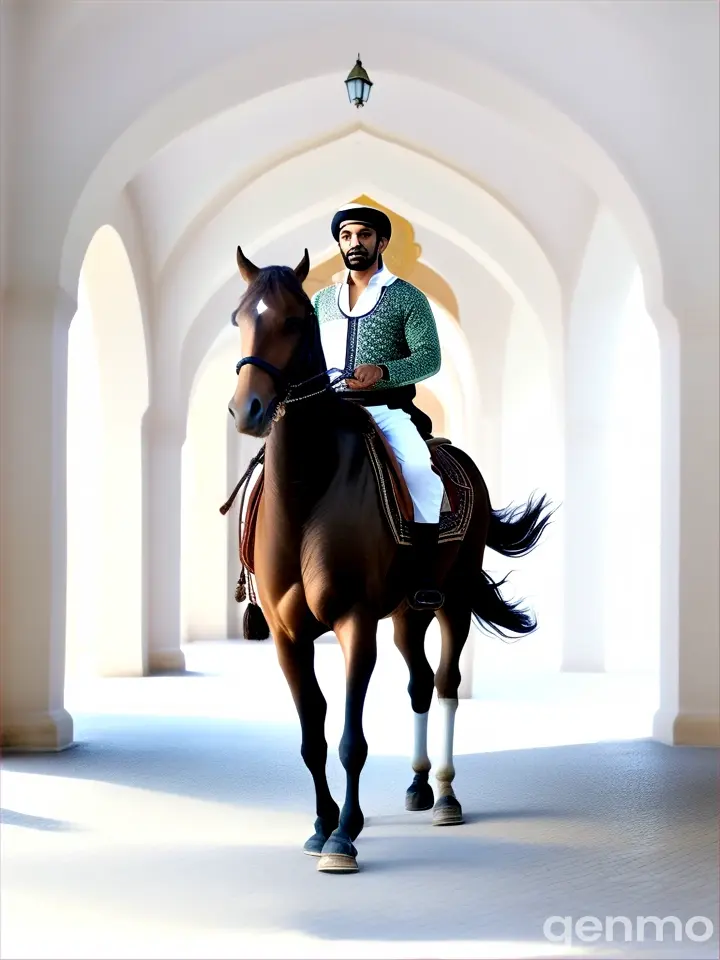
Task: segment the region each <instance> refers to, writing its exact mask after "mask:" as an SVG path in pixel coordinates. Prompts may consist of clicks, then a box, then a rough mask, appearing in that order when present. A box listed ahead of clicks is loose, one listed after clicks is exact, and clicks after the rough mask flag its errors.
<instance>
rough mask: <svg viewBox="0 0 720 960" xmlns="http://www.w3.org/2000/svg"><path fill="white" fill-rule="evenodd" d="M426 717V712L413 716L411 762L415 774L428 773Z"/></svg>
mask: <svg viewBox="0 0 720 960" xmlns="http://www.w3.org/2000/svg"><path fill="white" fill-rule="evenodd" d="M428 716H429V713H428V712H425V713H416V714H415V749H414V750H413V761H412V768H413V770H414V771H415V773H428V772H429V770H430V757H429V756H428V749H427V731H428Z"/></svg>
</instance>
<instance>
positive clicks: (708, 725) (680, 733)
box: [653, 710, 720, 747]
mask: <svg viewBox="0 0 720 960" xmlns="http://www.w3.org/2000/svg"><path fill="white" fill-rule="evenodd" d="M653 737H654V738H655V739H656V740H659V741H660V742H661V743H667V744H669V745H670V746H671V747H720V714H717V713H675V712H674V711H671V710H658V711H657V713H656V714H655V716H654V717H653Z"/></svg>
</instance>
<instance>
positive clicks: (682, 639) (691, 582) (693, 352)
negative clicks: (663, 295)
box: [654, 310, 720, 746]
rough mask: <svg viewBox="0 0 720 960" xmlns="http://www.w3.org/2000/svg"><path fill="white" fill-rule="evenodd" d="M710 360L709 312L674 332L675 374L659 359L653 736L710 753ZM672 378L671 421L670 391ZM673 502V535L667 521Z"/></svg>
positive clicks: (717, 381)
mask: <svg viewBox="0 0 720 960" xmlns="http://www.w3.org/2000/svg"><path fill="white" fill-rule="evenodd" d="M697 319H698V318H696V324H697ZM697 325H698V326H699V324H697ZM719 355H720V344H719V343H718V328H717V311H716V310H715V311H713V313H711V314H709V317H708V322H707V324H706V329H705V330H704V331H703V330H702V329H701V330H697V329H696V330H695V331H692V330H686V331H684V332H683V333H682V335H681V340H680V355H679V369H675V370H673V369H672V366H673V364H672V351H671V350H667V349H666V350H665V351H664V354H663V361H664V362H663V402H664V404H665V403H667V406H665V407H664V409H663V437H662V440H663V483H664V489H663V547H662V575H661V576H662V580H661V589H662V614H661V616H662V630H661V655H660V707H659V710H658V712H657V714H656V716H655V724H654V735H655V737H656V738H658V739H659V740H662V741H663V742H664V743H670V744H692V745H697V746H720V639H719V638H720V622H719V621H720V618H719V615H718V614H719V611H718V583H719V582H720V569H719V566H720V564H719V563H718V534H719V531H718V527H719V510H718V494H719V489H720V475H719V474H720V470H719V465H718V461H719V452H718V440H719V433H720V431H719V429H718V427H719V422H720V416H719V412H718V396H719V395H720V378H719V376H718V357H719ZM678 376H679V391H680V403H679V409H680V419H679V422H678V421H677V419H676V410H677V403H673V400H674V399H675V400H676V397H673V389H672V388H673V385H674V383H675V384H677V379H678ZM678 428H679V429H678ZM678 440H679V444H678ZM678 462H679V468H680V469H679V476H677V470H676V465H677V463H678ZM675 478H677V479H678V480H679V484H678V483H676V482H674V480H675ZM678 502H679V521H680V522H679V529H678V528H676V527H675V525H674V522H673V520H674V518H675V517H676V516H677V505H678Z"/></svg>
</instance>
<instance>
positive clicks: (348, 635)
mask: <svg viewBox="0 0 720 960" xmlns="http://www.w3.org/2000/svg"><path fill="white" fill-rule="evenodd" d="M237 262H238V267H239V269H240V274H241V276H242V277H243V279H244V280H245V281H246V282H247V284H248V289H247V291H246V293H245V295H244V296H243V298H242V300H241V302H240V304H239V306H238V308H237V310H236V311H235V313H234V314H233V322H234V323H236V325H237V326H238V327H239V328H240V331H241V339H242V350H243V357H244V358H243V359H242V360H241V361H240V362H239V363H238V365H237V374H238V378H237V386H236V389H235V394H234V396H233V398H232V400H231V402H230V405H229V409H230V413H231V414H232V416H233V418H234V420H235V425H236V427H237V430H238V432H240V433H244V434H248V435H250V436H254V437H267V441H266V446H265V467H264V470H265V480H264V490H263V495H262V500H261V503H260V506H259V510H258V516H257V528H256V538H255V555H254V564H255V573H256V578H257V589H258V598H259V600H260V603H261V606H262V611H263V613H264V614H265V616H266V619H267V624H268V626H269V628H270V631H271V634H272V637H273V639H274V642H275V647H276V650H277V655H278V659H279V661H280V666H281V668H282V670H283V673H284V674H285V677H286V679H287V682H288V684H289V686H290V689H291V691H292V696H293V699H294V701H295V705H296V707H297V711H298V715H299V719H300V725H301V729H302V747H301V753H302V757H303V760H304V761H305V763H306V765H307V767H308V769H309V771H310V773H311V774H312V778H313V780H314V783H315V792H316V802H317V803H316V813H317V819H316V821H315V832H314V834H313V835H312V836H311V837H310V839H309V840H308V841H307V842H306V844H305V847H304V850H305V852H306V853H308V854H310V855H311V856H316V857H319V858H320V859H319V862H318V869H319V870H323V871H334V872H352V871H355V870H357V860H356V856H357V850H356V848H355V846H354V841H355V839H356V838H357V837H358V835H359V833H360V831H361V830H362V828H363V823H364V818H363V813H362V810H361V809H360V800H359V784H360V773H361V771H362V768H363V766H364V764H365V760H366V758H367V752H368V747H367V741H366V740H365V737H364V735H363V726H362V720H363V705H364V702H365V694H366V691H367V689H368V684H369V682H370V677H371V675H372V672H373V669H374V667H375V661H376V633H377V627H378V622H379V621H380V620H381V619H383V618H386V617H392V619H393V624H394V631H395V644H396V645H397V647H398V649H399V651H400V653H401V654H402V655H403V657H404V658H405V661H406V663H407V666H408V670H409V674H410V682H409V686H408V692H409V694H410V701H411V705H412V709H413V711H414V713H415V719H416V723H415V733H416V735H415V751H414V757H413V764H412V767H413V770H414V772H415V777H414V780H413V782H412V784H411V786H410V787H409V789H408V791H407V794H406V808H407V809H409V810H428V809H430V808H432V809H433V822H434V823H435V824H438V825H447V824H456V823H462V822H463V816H462V808H461V806H460V803H459V802H458V800H457V799H456V797H455V793H454V791H453V787H452V783H453V779H454V776H455V769H454V766H453V751H452V741H453V725H454V717H455V711H456V709H457V704H458V686H459V684H460V668H459V661H460V654H461V651H462V649H463V646H464V644H465V641H466V640H467V637H468V633H469V630H470V623H471V618H472V617H473V616H474V617H475V618H476V620H477V621H478V623H479V624H480V625H481V626H484V627H486V628H490V629H492V630H493V631H495V632H496V633H499V634H500V635H501V636H505V634H504V633H503V632H502V631H503V629H505V630H509V631H511V632H512V633H515V634H526V633H530V632H531V631H532V630H534V629H535V626H536V624H535V621H534V618H533V617H532V616H531V615H529V614H528V613H527V612H524V611H522V610H520V609H518V605H517V604H512V603H508V602H507V601H505V600H504V599H503V598H502V597H501V595H500V591H499V589H498V588H499V586H501V584H495V583H493V581H492V580H491V579H490V578H489V577H488V575H487V574H486V573H484V572H483V569H482V563H483V552H484V549H485V547H486V546H488V547H490V548H492V549H494V550H496V551H498V552H500V553H501V554H503V555H505V556H513V557H515V556H521V555H523V554H525V553H527V552H529V551H530V550H531V549H532V548H533V547H534V546H535V544H536V543H537V541H538V539H539V537H540V535H541V533H542V531H543V529H544V527H545V525H546V524H547V522H548V520H549V514H550V511H549V510H547V507H546V505H545V500H544V498H541V499H540V500H539V501H537V502H533V501H532V500H531V501H530V502H529V504H528V505H527V506H526V507H525V508H523V509H518V510H515V511H511V510H507V511H502V512H499V511H493V510H492V509H491V505H490V498H489V496H488V491H487V488H486V486H485V483H484V481H483V478H482V476H481V474H480V471H479V470H478V469H477V467H475V465H474V464H473V463H472V461H471V460H470V458H469V457H467V456H466V455H465V454H463V453H462V452H461V451H458V450H457V449H455V448H453V455H454V456H455V457H456V458H457V459H458V460H460V462H461V463H462V464H463V465H464V467H465V469H466V471H467V473H468V474H469V476H470V477H471V478H472V484H473V488H474V504H473V513H472V518H471V521H470V525H469V527H468V529H467V532H466V534H465V537H464V539H463V540H462V542H458V543H450V544H446V545H443V546H442V547H441V549H440V554H439V556H440V559H439V563H440V580H441V583H442V586H443V589H444V592H445V598H446V599H445V604H444V606H443V607H442V608H441V609H440V610H439V611H437V613H432V612H416V611H414V610H412V609H410V608H409V607H408V605H407V603H406V602H405V595H406V590H407V587H408V572H409V563H408V559H409V557H408V554H409V552H410V550H411V549H412V548H409V547H405V546H398V545H397V544H396V542H395V540H394V539H393V537H392V536H391V532H390V530H389V529H388V524H387V522H386V521H385V518H384V516H383V514H382V510H381V505H380V498H379V494H378V489H377V484H376V480H375V477H374V475H373V472H372V469H371V464H370V461H369V458H368V455H367V449H366V446H365V443H364V440H363V438H362V430H363V429H366V425H367V416H368V415H367V413H366V412H365V411H364V410H362V409H361V408H359V407H358V404H356V403H353V402H352V401H350V400H346V399H342V398H341V397H339V396H338V394H337V392H336V391H334V390H333V389H331V387H332V382H331V378H330V374H329V373H328V371H327V368H326V364H325V358H324V355H323V351H322V346H321V342H320V332H319V325H318V320H317V317H316V316H315V313H314V311H313V308H312V304H311V302H310V300H309V298H308V297H307V295H306V294H305V292H304V290H303V288H302V284H303V282H304V280H305V278H306V277H307V274H308V270H309V267H310V260H309V257H308V253H307V250H306V251H305V256H304V258H303V260H302V261H301V263H300V264H299V265H298V267H297V268H296V269H295V270H294V271H293V270H292V269H290V268H288V267H278V266H273V267H267V268H264V269H259V268H258V267H256V266H254V265H253V264H252V263H251V262H250V261H249V260H248V259H247V258H246V257H245V256H244V255H243V253H242V251H241V249H240V248H239V247H238V250H237ZM433 616H437V618H438V620H439V622H440V629H441V635H442V652H441V659H440V664H439V667H438V670H437V673H435V674H433V671H432V668H431V667H430V665H429V663H428V661H427V659H426V656H425V650H424V640H425V633H426V631H427V629H428V627H429V625H430V623H431V622H432V618H433ZM329 630H332V631H333V632H334V633H335V635H336V636H337V639H338V641H339V643H340V646H341V648H342V651H343V655H344V658H345V666H346V678H347V680H346V700H345V724H344V730H343V735H342V739H341V741H340V760H341V762H342V765H343V767H344V768H345V771H346V774H347V789H346V794H345V801H344V804H343V807H342V810H339V809H338V806H337V804H336V803H335V801H334V800H333V798H332V796H331V794H330V790H329V788H328V783H327V779H326V775H325V766H326V759H327V743H326V740H325V715H326V702H325V699H324V697H323V694H322V692H321V690H320V687H319V685H318V682H317V679H316V677H315V671H314V666H313V658H314V641H315V639H316V638H318V637H319V636H321V635H322V634H324V633H327V632H328V631H329ZM433 689H435V690H436V691H437V695H438V699H439V703H440V705H441V710H442V712H443V720H444V725H445V736H444V738H443V740H444V744H445V746H444V750H443V756H442V758H441V760H440V764H439V767H438V769H437V771H436V779H437V784H438V788H439V797H438V799H437V802H435V799H434V795H433V790H432V787H431V785H430V783H429V773H430V760H429V758H428V755H427V716H428V711H429V709H430V703H431V700H432V695H433Z"/></svg>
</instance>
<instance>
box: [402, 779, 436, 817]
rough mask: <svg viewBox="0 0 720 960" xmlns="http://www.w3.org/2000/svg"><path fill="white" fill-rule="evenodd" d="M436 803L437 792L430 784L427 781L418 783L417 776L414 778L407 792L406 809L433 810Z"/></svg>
mask: <svg viewBox="0 0 720 960" xmlns="http://www.w3.org/2000/svg"><path fill="white" fill-rule="evenodd" d="M434 803H435V794H434V793H433V789H432V787H431V786H430V784H429V783H427V781H426V782H425V783H418V782H417V778H416V779H415V780H413V782H412V783H411V784H410V786H409V787H408V789H407V792H406V793H405V809H406V810H412V811H418V810H432V807H433V804H434Z"/></svg>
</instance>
